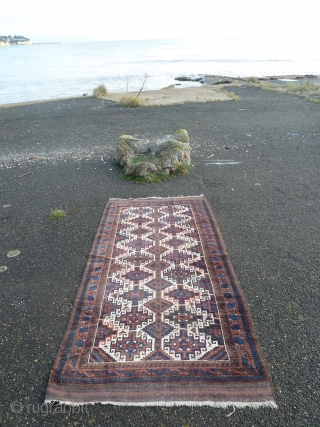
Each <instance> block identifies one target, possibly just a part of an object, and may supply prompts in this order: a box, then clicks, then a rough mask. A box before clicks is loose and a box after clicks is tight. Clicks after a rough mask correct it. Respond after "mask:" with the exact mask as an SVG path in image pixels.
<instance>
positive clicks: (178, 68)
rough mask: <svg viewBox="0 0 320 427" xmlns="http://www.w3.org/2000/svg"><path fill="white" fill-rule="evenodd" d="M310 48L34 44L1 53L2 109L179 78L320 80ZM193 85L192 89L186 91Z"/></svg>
mask: <svg viewBox="0 0 320 427" xmlns="http://www.w3.org/2000/svg"><path fill="white" fill-rule="evenodd" d="M312 56H313V54H310V55H309V54H308V52H306V50H305V46H303V47H301V49H300V51H299V46H298V48H297V46H294V48H292V49H290V46H279V43H278V44H277V43H271V42H268V41H257V40H252V39H251V38H250V39H249V38H248V39H244V38H243V39H242V38H216V39H212V40H208V39H206V40H143V41H109V42H90V43H61V44H34V45H31V46H10V47H1V48H0V104H6V103H11V102H25V101H35V100H42V99H53V98H63V97H72V96H82V95H83V94H85V93H86V94H91V93H92V91H93V89H94V88H95V87H96V86H98V85H99V84H101V83H103V84H105V85H106V86H107V88H108V90H109V91H111V92H125V91H126V90H127V85H128V88H129V90H130V91H131V90H137V89H139V88H140V87H141V84H142V81H143V78H144V76H145V75H148V78H147V80H146V85H145V89H146V90H153V89H161V88H162V87H165V86H168V85H170V84H172V83H174V82H175V81H174V78H175V77H177V76H179V75H198V74H219V75H225V76H232V77H238V76H239V77H243V76H263V75H266V76H267V75H281V74H320V55H318V59H315V58H312ZM187 84H188V85H190V83H187Z"/></svg>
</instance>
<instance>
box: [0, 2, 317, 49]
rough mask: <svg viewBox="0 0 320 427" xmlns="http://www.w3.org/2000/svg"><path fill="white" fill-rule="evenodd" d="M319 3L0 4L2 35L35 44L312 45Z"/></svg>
mask: <svg viewBox="0 0 320 427" xmlns="http://www.w3.org/2000/svg"><path fill="white" fill-rule="evenodd" d="M319 16H320V2H319V1H317V2H316V1H314V0H305V1H304V2H302V3H301V2H298V3H295V2H292V1H290V2H289V0H282V1H279V0H277V1H276V0H269V1H268V2H260V1H257V0H242V1H241V0H228V1H227V2H218V1H214V0H201V1H198V2H195V1H189V2H188V0H161V1H150V0H115V1H110V0H109V1H107V0H89V1H88V0H86V1H81V0H54V1H48V0H45V1H44V0H15V1H13V2H12V1H4V2H3V3H2V4H1V7H0V35H11V36H13V35H22V36H25V37H28V38H30V39H31V40H32V42H34V43H39V42H84V41H107V40H139V39H168V38H205V37H217V36H221V37H235V36H237V37H248V36H249V37H252V38H253V40H257V39H259V38H261V39H265V40H266V39H272V40H279V41H281V42H282V43H288V44H292V43H299V44H300V45H301V44H303V43H306V45H310V44H313V45H314V47H315V48H316V47H317V44H318V43H317V42H318V39H319V34H318V28H319Z"/></svg>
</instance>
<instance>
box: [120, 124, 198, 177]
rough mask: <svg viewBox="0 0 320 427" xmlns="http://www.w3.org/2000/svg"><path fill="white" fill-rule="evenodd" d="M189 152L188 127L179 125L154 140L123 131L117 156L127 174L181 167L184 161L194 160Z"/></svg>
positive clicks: (132, 174) (165, 171) (169, 170)
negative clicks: (126, 133) (174, 129)
mask: <svg viewBox="0 0 320 427" xmlns="http://www.w3.org/2000/svg"><path fill="white" fill-rule="evenodd" d="M190 152H191V148H190V144H189V136H188V132H187V131H186V130H185V129H178V130H177V131H176V132H175V133H174V134H173V135H168V136H165V137H164V138H161V139H155V140H146V139H138V138H135V137H133V136H131V135H121V136H120V138H119V141H118V147H117V152H116V156H115V159H114V160H115V162H116V163H118V164H119V165H120V166H122V167H123V172H124V173H125V174H126V175H131V176H147V175H149V174H152V173H157V172H158V173H159V172H164V173H166V174H170V173H174V172H175V171H178V170H179V168H180V167H181V165H190V164H191V159H190Z"/></svg>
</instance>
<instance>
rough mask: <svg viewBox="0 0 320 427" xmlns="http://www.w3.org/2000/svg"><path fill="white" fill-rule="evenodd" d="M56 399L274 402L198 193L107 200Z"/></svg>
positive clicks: (59, 366)
mask: <svg viewBox="0 0 320 427" xmlns="http://www.w3.org/2000/svg"><path fill="white" fill-rule="evenodd" d="M52 401H58V402H60V403H66V404H73V405H79V404H85V403H97V402H101V403H111V404H116V405H166V406H171V405H211V406H221V407H226V406H228V405H235V406H238V407H244V406H251V407H260V406H269V407H277V406H276V404H275V402H274V396H273V391H272V387H271V383H270V378H269V374H268V371H267V367H266V364H265V362H264V360H263V357H262V354H261V351H260V348H259V345H258V343H257V339H256V336H255V333H254V330H253V326H252V322H251V319H250V315H249V312H248V307H247V304H246V301H245V298H244V296H243V293H242V291H241V289H240V285H239V283H238V281H237V279H236V276H235V273H234V271H233V268H232V266H231V263H230V261H229V257H228V255H227V253H226V250H225V246H224V243H223V240H222V236H221V233H220V231H219V228H218V226H217V223H216V220H215V218H214V215H213V213H212V211H211V209H210V206H209V204H208V202H207V200H206V199H205V197H203V196H200V197H178V198H167V199H158V198H149V199H135V200H133V199H132V200H131V199H129V200H120V199H114V200H110V201H109V202H108V204H107V206H106V208H105V211H104V213H103V217H102V220H101V223H100V226H99V229H98V231H97V234H96V237H95V240H94V244H93V248H92V251H91V253H90V256H89V259H88V262H87V266H86V269H85V272H84V276H83V280H82V284H81V287H80V290H79V293H78V296H77V298H76V301H75V304H74V308H73V311H72V314H71V318H70V321H69V325H68V328H67V332H66V334H65V337H64V340H63V343H62V345H61V348H60V350H59V353H58V356H57V358H56V361H55V364H54V367H53V370H52V372H51V376H50V380H49V384H48V388H47V392H46V402H47V403H48V402H52Z"/></svg>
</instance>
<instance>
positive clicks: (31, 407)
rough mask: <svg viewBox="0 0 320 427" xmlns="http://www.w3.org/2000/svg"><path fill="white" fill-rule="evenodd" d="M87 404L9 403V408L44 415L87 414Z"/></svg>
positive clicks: (17, 411)
mask: <svg viewBox="0 0 320 427" xmlns="http://www.w3.org/2000/svg"><path fill="white" fill-rule="evenodd" d="M88 408H89V405H86V404H84V405H79V406H72V405H65V404H49V403H22V402H18V401H16V402H12V403H10V410H11V412H13V413H14V414H22V413H27V414H40V415H42V416H44V417H46V416H48V415H50V414H88V413H89V411H88Z"/></svg>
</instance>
